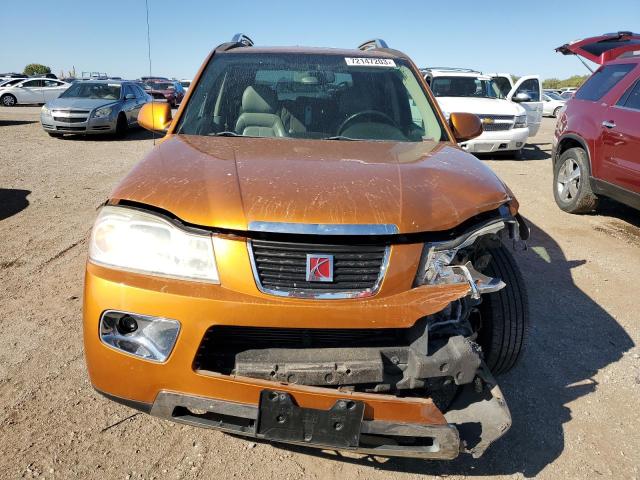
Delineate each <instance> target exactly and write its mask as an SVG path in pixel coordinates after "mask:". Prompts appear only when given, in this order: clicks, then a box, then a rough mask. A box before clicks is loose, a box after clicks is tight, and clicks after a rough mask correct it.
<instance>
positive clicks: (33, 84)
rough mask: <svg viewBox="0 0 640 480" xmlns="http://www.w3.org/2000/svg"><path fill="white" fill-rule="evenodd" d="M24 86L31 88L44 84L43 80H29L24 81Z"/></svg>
mask: <svg viewBox="0 0 640 480" xmlns="http://www.w3.org/2000/svg"><path fill="white" fill-rule="evenodd" d="M22 86H23V87H29V88H34V87H41V86H42V80H28V81H26V82H24V83H23V84H22Z"/></svg>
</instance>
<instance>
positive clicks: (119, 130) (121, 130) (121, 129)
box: [116, 113, 129, 138]
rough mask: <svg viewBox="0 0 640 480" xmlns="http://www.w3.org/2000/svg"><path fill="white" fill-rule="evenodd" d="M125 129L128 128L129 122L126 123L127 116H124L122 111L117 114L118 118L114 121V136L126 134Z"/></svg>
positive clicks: (119, 136)
mask: <svg viewBox="0 0 640 480" xmlns="http://www.w3.org/2000/svg"><path fill="white" fill-rule="evenodd" d="M127 130H129V124H128V123H127V117H125V115H124V113H121V114H119V115H118V120H117V121H116V137H117V138H123V137H125V136H126V135H127Z"/></svg>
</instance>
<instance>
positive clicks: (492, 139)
mask: <svg viewBox="0 0 640 480" xmlns="http://www.w3.org/2000/svg"><path fill="white" fill-rule="evenodd" d="M527 138H529V129H528V128H513V129H511V130H504V131H497V132H482V135H480V136H479V137H477V138H474V139H473V140H468V141H466V142H462V143H461V144H460V146H461V147H462V148H463V149H464V150H466V151H468V152H471V153H493V152H509V151H514V150H520V149H521V148H522V147H524V146H525V144H526V143H527Z"/></svg>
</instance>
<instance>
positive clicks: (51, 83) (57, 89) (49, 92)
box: [42, 79, 65, 102]
mask: <svg viewBox="0 0 640 480" xmlns="http://www.w3.org/2000/svg"><path fill="white" fill-rule="evenodd" d="M42 82H43V86H42V93H43V96H44V100H45V102H50V101H51V100H55V99H56V98H58V97H59V96H60V94H62V92H64V91H65V88H63V86H62V85H63V84H62V82H59V81H57V80H49V79H46V80H42Z"/></svg>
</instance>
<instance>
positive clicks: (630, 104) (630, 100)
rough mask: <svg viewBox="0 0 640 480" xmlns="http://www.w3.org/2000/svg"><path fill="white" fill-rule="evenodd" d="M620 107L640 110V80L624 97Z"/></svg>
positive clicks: (619, 103)
mask: <svg viewBox="0 0 640 480" xmlns="http://www.w3.org/2000/svg"><path fill="white" fill-rule="evenodd" d="M618 105H620V106H624V107H626V108H632V109H634V110H640V80H638V81H637V82H636V83H635V84H634V85H633V86H632V87H631V88H630V89H629V90H627V93H625V94H624V95H623V96H622V98H621V99H620V101H619V102H618Z"/></svg>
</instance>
